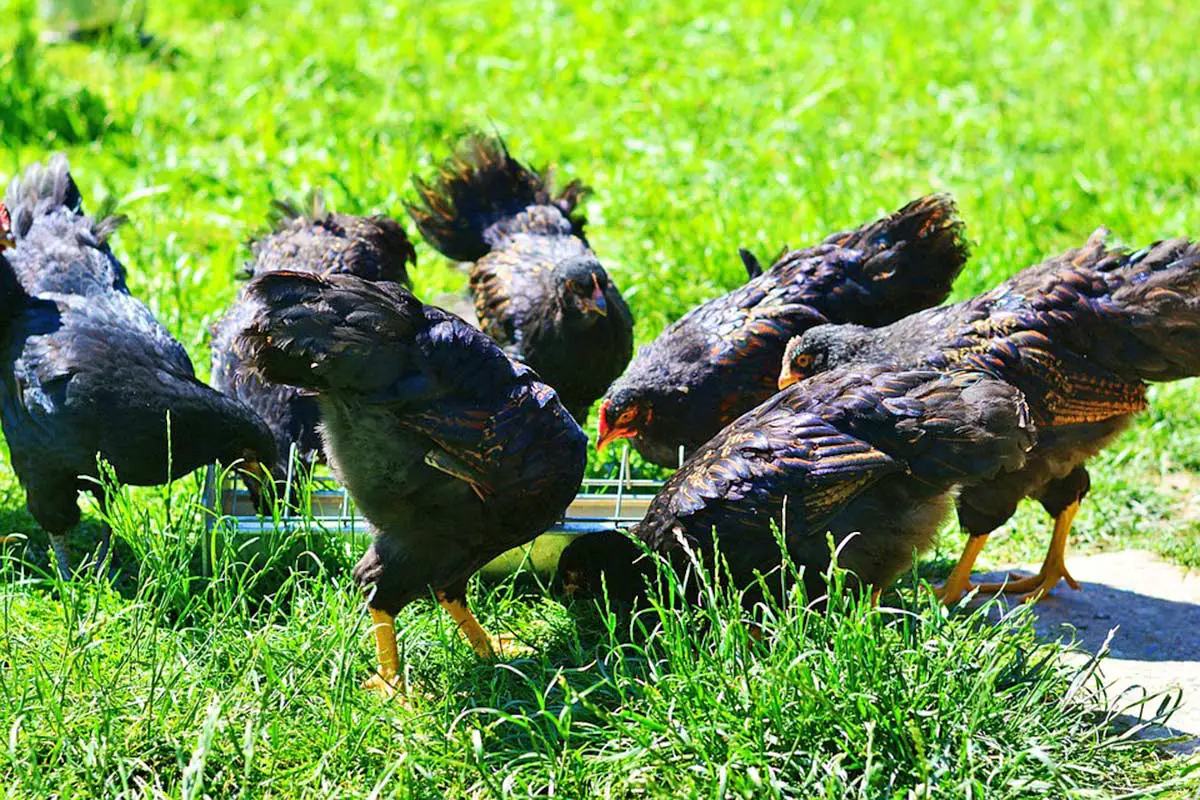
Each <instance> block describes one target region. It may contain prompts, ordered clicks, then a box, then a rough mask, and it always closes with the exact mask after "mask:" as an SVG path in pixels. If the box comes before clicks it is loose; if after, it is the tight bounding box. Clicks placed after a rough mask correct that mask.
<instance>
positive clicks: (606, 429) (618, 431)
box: [596, 400, 633, 453]
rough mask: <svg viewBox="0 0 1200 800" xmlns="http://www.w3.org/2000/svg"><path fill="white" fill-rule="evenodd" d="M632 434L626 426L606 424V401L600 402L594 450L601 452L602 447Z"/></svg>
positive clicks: (602, 450)
mask: <svg viewBox="0 0 1200 800" xmlns="http://www.w3.org/2000/svg"><path fill="white" fill-rule="evenodd" d="M630 436H633V431H631V430H628V429H626V428H614V427H610V426H609V424H608V401H607V400H605V401H604V402H603V403H601V404H600V438H599V439H597V440H596V452H597V453H603V452H604V448H605V447H608V445H609V443H611V442H613V441H614V440H616V439H626V438H628V437H630Z"/></svg>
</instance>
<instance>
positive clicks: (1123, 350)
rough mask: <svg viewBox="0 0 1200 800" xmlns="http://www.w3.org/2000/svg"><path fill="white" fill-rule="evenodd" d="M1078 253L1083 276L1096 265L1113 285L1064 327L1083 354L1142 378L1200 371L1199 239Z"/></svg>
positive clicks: (1168, 378)
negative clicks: (1128, 250)
mask: <svg viewBox="0 0 1200 800" xmlns="http://www.w3.org/2000/svg"><path fill="white" fill-rule="evenodd" d="M1078 258H1079V259H1084V260H1085V263H1084V264H1081V265H1080V266H1082V267H1083V270H1082V273H1083V274H1082V275H1081V277H1084V278H1089V277H1090V276H1088V275H1087V272H1089V271H1092V270H1094V271H1095V273H1099V275H1100V277H1102V278H1103V280H1104V281H1105V282H1106V283H1107V284H1108V286H1109V287H1110V288H1109V291H1108V292H1106V293H1104V295H1103V296H1101V297H1099V298H1095V299H1088V300H1087V301H1086V302H1087V304H1088V305H1089V306H1090V308H1088V309H1086V311H1087V313H1083V314H1079V315H1077V319H1078V320H1079V321H1080V322H1081V323H1082V324H1080V325H1078V326H1077V327H1076V328H1073V329H1072V328H1069V329H1068V330H1067V331H1065V333H1066V334H1067V335H1069V336H1072V337H1074V336H1078V337H1079V338H1080V341H1079V342H1077V343H1076V346H1077V347H1078V349H1079V350H1080V351H1081V352H1083V353H1085V354H1086V355H1087V356H1088V357H1089V358H1090V359H1093V360H1098V361H1101V362H1102V363H1104V364H1105V366H1107V367H1108V368H1109V369H1111V370H1113V371H1114V372H1116V373H1117V374H1118V375H1121V376H1123V377H1127V378H1136V379H1138V380H1142V381H1173V380H1180V379H1182V378H1190V377H1195V376H1197V375H1200V243H1197V242H1193V241H1190V240H1188V239H1182V238H1180V239H1168V240H1166V241H1161V242H1156V243H1154V244H1152V245H1150V246H1149V247H1147V248H1145V249H1143V250H1139V251H1137V252H1136V253H1132V254H1126V253H1123V252H1120V251H1112V250H1105V249H1104V248H1102V247H1101V248H1092V249H1090V250H1089V249H1088V248H1085V249H1084V250H1082V251H1081V255H1080V256H1079V257H1078ZM1088 260H1090V261H1092V262H1093V264H1091V265H1088V264H1086V261H1088ZM1089 266H1090V267H1091V269H1088V268H1087V267H1089ZM1106 321H1111V322H1106ZM1092 322H1099V323H1100V324H1102V325H1104V327H1105V328H1109V330H1111V332H1108V331H1102V330H1098V329H1094V328H1093V326H1092V324H1090V323H1092ZM1111 323H1117V324H1115V325H1112V324H1111ZM1110 325H1111V327H1110Z"/></svg>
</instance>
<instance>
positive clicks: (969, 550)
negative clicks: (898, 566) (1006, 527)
mask: <svg viewBox="0 0 1200 800" xmlns="http://www.w3.org/2000/svg"><path fill="white" fill-rule="evenodd" d="M987 540H988V534H986V533H985V534H983V535H982V536H969V537H967V546H966V547H964V548H963V551H962V555H961V556H959V558H958V563H957V564H955V565H954V569H953V570H951V572H950V577H949V578H947V579H946V582H945V583H943V584H942V585H941V587H940V588H937V589H934V590H933V593H934V594H935V595H937V597H938V599H940V600H941V601H942V602H943V603H945V604H946V605H948V606H952V605H954V604H955V603H957V602H958V601H959V600H961V599H962V596H963V595H964V594H966V593H967V592H969V591H971V590H972V589H974V588H975V585H974V584H972V583H971V568H972V567H974V566H975V559H977V558H979V551H981V550H983V545H984V544H985V543H986V542H987ZM981 588H982V587H981Z"/></svg>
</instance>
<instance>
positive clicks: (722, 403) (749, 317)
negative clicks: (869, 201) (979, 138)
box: [597, 195, 967, 467]
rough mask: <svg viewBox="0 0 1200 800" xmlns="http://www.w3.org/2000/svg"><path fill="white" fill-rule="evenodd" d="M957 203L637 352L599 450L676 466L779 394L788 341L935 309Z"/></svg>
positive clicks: (764, 277) (796, 264) (888, 221)
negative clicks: (823, 329)
mask: <svg viewBox="0 0 1200 800" xmlns="http://www.w3.org/2000/svg"><path fill="white" fill-rule="evenodd" d="M957 213H958V212H957V209H956V208H955V206H954V202H953V201H952V200H951V199H950V198H949V197H947V196H945V195H931V196H929V197H924V198H921V199H919V200H916V201H914V202H912V203H909V204H908V205H907V206H905V207H904V208H902V209H900V210H899V211H897V212H896V213H894V214H892V215H890V216H888V217H885V218H883V219H880V220H876V221H874V222H870V223H868V224H866V225H863V226H862V227H860V228H858V229H856V230H853V231H849V232H847V233H838V234H834V235H833V236H830V237H828V238H827V239H826V240H825V241H824V242H822V243H821V244H818V245H816V246H815V247H808V248H805V249H803V250H791V251H788V250H785V251H784V253H783V254H782V255H781V256H780V257H779V258H778V259H777V260H776V261H775V263H774V264H773V265H772V266H771V267H770V269H768V270H766V271H765V272H764V271H763V270H762V268H761V267H760V266H758V263H757V261H755V260H754V259H753V257H751V256H749V254H748V253H746V252H745V251H742V258H743V261H744V262H745V264H746V271H747V274H748V275H749V280H748V281H747V282H746V283H745V284H744V285H743V286H740V287H739V288H737V289H735V290H733V291H731V292H729V293H728V294H725V295H722V296H720V297H717V298H714V299H712V300H709V301H708V302H706V303H704V304H702V305H700V306H697V307H696V308H693V309H692V310H691V311H689V312H688V313H687V314H685V315H684V316H683V317H682V318H680V319H679V320H678V321H676V322H674V323H673V324H671V325H670V326H668V327H667V328H666V330H664V331H663V332H662V333H661V334H659V336H658V338H657V339H655V340H654V341H652V342H650V344H648V345H646V346H645V347H642V348H641V349H640V350H639V351H638V354H637V356H636V357H635V358H634V360H633V363H632V364H630V365H629V368H628V369H627V370H626V371H625V374H624V375H622V376H621V377H620V378H619V379H618V380H617V381H616V382H615V383H614V384H613V385H612V388H610V389H609V390H608V393H607V394H606V395H605V396H604V401H603V402H602V403H601V405H600V438H599V440H598V441H597V447H598V448H603V447H604V446H605V445H606V444H608V443H609V442H611V441H613V440H615V439H621V438H630V439H632V441H633V445H634V447H636V448H637V450H638V452H640V453H641V454H642V456H643V457H645V458H646V459H648V460H650V461H652V462H654V463H656V464H659V465H661V466H666V467H674V466H677V465H678V463H679V456H678V454H679V448H680V447H683V448H684V449H685V450H688V451H690V450H693V449H695V448H697V447H699V446H700V445H702V444H703V443H704V442H706V441H708V440H709V439H710V438H712V437H713V436H715V435H716V433H717V431H719V430H721V428H723V427H724V426H725V425H727V424H729V423H730V422H732V421H733V420H735V419H737V418H738V417H739V416H740V415H741V414H743V413H745V412H746V411H749V410H750V409H752V408H754V407H755V406H756V405H758V404H759V403H761V402H762V401H764V400H766V399H767V398H768V397H770V396H771V395H772V394H774V393H775V377H776V375H777V374H778V371H779V361H780V359H781V358H782V357H783V348H784V346H785V345H786V344H787V341H788V339H789V338H790V337H792V336H795V335H796V334H798V333H801V332H803V331H805V330H806V329H808V328H810V327H812V326H814V325H820V324H822V323H826V322H855V323H860V324H863V325H884V324H886V323H889V322H892V321H894V320H897V319H899V318H900V317H902V316H904V315H905V314H908V313H910V312H913V311H917V310H919V309H922V308H926V307H928V306H931V305H935V304H937V303H940V302H941V301H942V300H944V299H945V297H946V295H947V294H948V293H949V291H950V286H951V284H952V283H953V282H954V278H955V276H956V275H958V273H959V270H961V269H962V267H963V264H964V263H965V261H966V257H967V246H966V243H965V241H964V239H963V225H962V222H960V221H959V219H958V216H957Z"/></svg>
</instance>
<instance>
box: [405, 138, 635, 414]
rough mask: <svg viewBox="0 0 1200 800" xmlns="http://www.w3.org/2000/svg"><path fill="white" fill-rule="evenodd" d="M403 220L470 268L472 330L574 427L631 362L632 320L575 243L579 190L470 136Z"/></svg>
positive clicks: (582, 245)
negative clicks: (536, 384)
mask: <svg viewBox="0 0 1200 800" xmlns="http://www.w3.org/2000/svg"><path fill="white" fill-rule="evenodd" d="M415 184H416V188H417V193H418V195H419V196H420V200H419V202H417V203H414V204H411V205H410V206H409V212H410V213H411V214H412V217H413V219H414V220H415V221H416V223H417V227H418V228H420V230H421V233H422V235H423V236H424V237H425V239H426V241H428V242H429V243H430V244H431V245H433V247H434V248H436V249H437V250H438V251H439V252H441V253H442V254H443V255H445V256H447V257H449V258H452V259H455V260H456V261H470V262H474V263H473V264H472V266H471V293H472V294H473V295H474V298H475V313H476V316H477V317H478V319H479V326H480V328H481V329H482V330H483V332H484V333H486V334H487V335H488V336H490V337H492V339H493V340H495V341H496V342H497V343H499V344H500V346H501V347H503V348H504V350H505V352H506V353H508V354H509V355H511V356H513V357H514V358H518V359H520V360H522V361H524V362H525V363H526V364H528V365H529V366H531V367H533V368H534V370H536V371H537V373H538V375H539V376H540V377H541V379H542V380H544V381H546V383H548V384H550V385H551V386H553V387H554V388H555V390H557V391H558V395H559V397H560V398H562V401H563V403H564V404H565V405H566V407H567V408H568V409H569V410H570V412H571V414H572V415H573V416H574V417H575V419H577V420H578V421H579V422H580V423H581V424H582V423H583V422H584V421H585V420H586V419H587V414H588V411H589V410H590V409H591V405H592V403H594V402H595V401H596V400H597V399H598V398H599V397H600V396H601V395H603V394H604V391H605V390H606V389H607V388H608V387H609V384H611V383H612V381H613V379H614V378H616V377H617V376H618V375H620V374H621V371H622V370H624V369H625V365H626V364H628V363H629V359H630V357H631V356H632V355H633V315H632V314H631V313H630V312H629V307H628V306H627V305H626V304H625V300H624V299H623V298H622V297H621V292H620V291H619V290H618V289H617V285H616V284H615V283H614V282H613V281H612V279H611V278H610V277H609V275H608V273H607V272H606V271H605V270H604V267H602V266H601V265H600V261H599V260H598V259H597V258H596V254H595V253H593V252H592V249H591V247H590V246H589V245H588V242H587V238H586V237H585V236H584V234H583V226H584V220H583V217H582V216H580V215H579V214H578V213H577V211H576V207H577V206H578V204H579V201H580V200H581V199H582V197H583V196H584V195H585V194H586V192H587V189H586V188H585V187H583V186H582V185H581V184H580V183H579V182H578V181H573V182H571V183H569V184H567V186H565V187H564V188H563V189H561V190H559V191H558V192H553V191H552V190H551V188H550V180H549V176H548V174H546V173H544V172H543V173H539V172H537V171H535V170H531V169H529V168H527V167H525V166H524V165H522V164H521V163H520V162H519V161H517V160H516V159H514V158H513V157H512V156H511V155H509V152H508V149H507V148H506V147H505V145H504V142H502V141H501V140H500V139H498V138H494V137H486V136H482V135H479V134H472V135H469V136H467V137H465V138H464V139H463V140H462V142H460V143H459V145H458V147H457V149H456V152H455V154H454V156H453V157H452V158H451V159H450V160H449V161H447V162H446V164H445V165H443V167H442V169H441V173H440V174H439V176H438V178H437V179H436V180H435V181H433V182H432V183H424V182H422V181H420V180H416V181H415Z"/></svg>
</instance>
